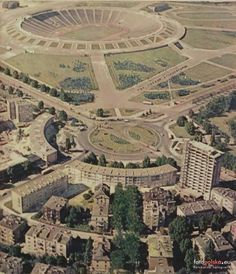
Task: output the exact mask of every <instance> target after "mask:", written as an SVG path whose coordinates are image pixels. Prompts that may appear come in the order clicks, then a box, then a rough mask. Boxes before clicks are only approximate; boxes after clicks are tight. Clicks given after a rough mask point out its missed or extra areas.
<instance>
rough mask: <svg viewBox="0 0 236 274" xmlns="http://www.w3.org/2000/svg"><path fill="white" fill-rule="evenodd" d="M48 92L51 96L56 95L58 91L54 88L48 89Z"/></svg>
mask: <svg viewBox="0 0 236 274" xmlns="http://www.w3.org/2000/svg"><path fill="white" fill-rule="evenodd" d="M49 94H50V95H51V96H53V97H57V95H58V93H57V90H56V89H55V88H52V89H50V91H49Z"/></svg>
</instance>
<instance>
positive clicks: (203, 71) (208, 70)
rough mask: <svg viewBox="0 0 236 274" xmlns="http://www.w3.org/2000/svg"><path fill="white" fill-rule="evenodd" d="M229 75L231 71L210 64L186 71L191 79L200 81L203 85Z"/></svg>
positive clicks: (202, 64) (203, 64)
mask: <svg viewBox="0 0 236 274" xmlns="http://www.w3.org/2000/svg"><path fill="white" fill-rule="evenodd" d="M229 73H231V71H230V70H227V69H223V68H220V67H217V66H213V65H211V64H208V63H201V64H199V65H197V66H195V67H193V68H190V69H188V70H186V71H185V74H186V75H187V76H188V77H189V78H191V79H193V80H199V81H200V82H201V83H203V82H207V81H211V80H213V79H217V78H219V77H223V76H225V75H227V74H229Z"/></svg>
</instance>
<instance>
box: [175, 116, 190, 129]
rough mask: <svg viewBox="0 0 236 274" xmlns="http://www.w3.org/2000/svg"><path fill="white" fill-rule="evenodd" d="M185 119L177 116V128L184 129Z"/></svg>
mask: <svg viewBox="0 0 236 274" xmlns="http://www.w3.org/2000/svg"><path fill="white" fill-rule="evenodd" d="M187 121H188V120H187V118H186V117H185V116H179V118H178V119H177V122H176V123H177V125H178V126H179V127H184V126H185V124H186V123H187Z"/></svg>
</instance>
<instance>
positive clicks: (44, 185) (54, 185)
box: [11, 170, 68, 213]
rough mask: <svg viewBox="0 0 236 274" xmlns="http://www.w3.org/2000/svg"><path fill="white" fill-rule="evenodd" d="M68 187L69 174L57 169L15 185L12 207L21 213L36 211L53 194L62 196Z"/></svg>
mask: <svg viewBox="0 0 236 274" xmlns="http://www.w3.org/2000/svg"><path fill="white" fill-rule="evenodd" d="M67 189H68V176H67V175H66V174H65V172H63V170H55V171H53V172H51V173H49V174H47V175H43V176H39V177H36V178H35V179H33V180H30V181H28V182H27V183H25V184H23V185H20V186H17V187H15V188H14V189H13V190H12V192H11V194H12V207H13V209H14V210H15V211H17V212H19V213H24V212H32V211H36V210H39V209H40V208H41V207H42V206H43V204H44V203H45V202H46V201H47V200H48V199H49V198H50V197H51V196H52V195H58V196H61V195H63V194H64V193H65V191H67Z"/></svg>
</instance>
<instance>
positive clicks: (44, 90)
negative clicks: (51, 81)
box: [40, 84, 47, 92]
mask: <svg viewBox="0 0 236 274" xmlns="http://www.w3.org/2000/svg"><path fill="white" fill-rule="evenodd" d="M40 91H41V92H46V91H47V88H46V85H44V84H42V85H41V86H40Z"/></svg>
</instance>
